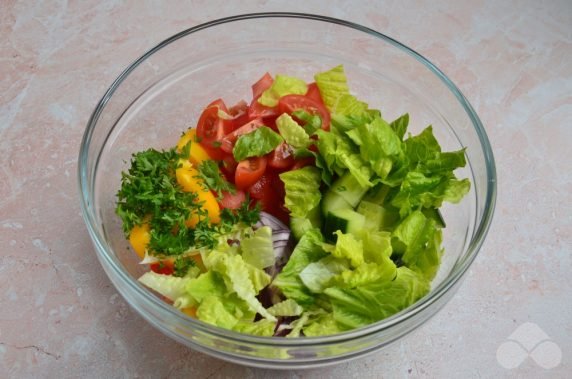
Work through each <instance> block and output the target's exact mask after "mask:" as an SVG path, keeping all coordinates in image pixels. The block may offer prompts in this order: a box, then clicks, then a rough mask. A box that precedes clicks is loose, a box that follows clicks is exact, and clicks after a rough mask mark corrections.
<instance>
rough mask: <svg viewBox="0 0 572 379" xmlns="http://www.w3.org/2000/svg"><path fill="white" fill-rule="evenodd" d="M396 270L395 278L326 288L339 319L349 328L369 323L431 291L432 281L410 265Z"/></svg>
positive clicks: (335, 314) (335, 316)
mask: <svg viewBox="0 0 572 379" xmlns="http://www.w3.org/2000/svg"><path fill="white" fill-rule="evenodd" d="M396 271H397V273H396V277H395V279H394V280H391V281H381V282H373V283H369V284H366V285H362V286H359V287H356V288H338V287H332V288H328V289H326V290H325V291H324V292H325V294H326V295H327V296H328V297H329V298H330V300H331V303H332V306H333V314H334V319H335V320H336V322H338V323H339V324H340V325H341V326H342V327H345V328H348V329H353V328H359V327H362V326H366V325H369V324H372V323H374V322H376V321H379V320H382V319H384V318H387V317H389V316H391V315H393V314H395V313H397V312H399V311H401V310H402V309H405V308H407V307H408V306H410V305H411V304H413V303H414V302H415V301H417V300H418V299H420V298H421V297H423V296H425V294H427V293H428V292H429V282H428V281H427V280H426V279H424V278H423V277H422V276H420V275H419V274H417V273H415V272H414V271H412V270H410V269H408V268H407V267H399V268H398V269H397V270H396Z"/></svg>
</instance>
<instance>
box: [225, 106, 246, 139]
mask: <svg viewBox="0 0 572 379" xmlns="http://www.w3.org/2000/svg"><path fill="white" fill-rule="evenodd" d="M228 114H229V115H230V116H232V119H231V120H229V124H230V127H229V128H228V129H229V131H228V133H230V132H233V131H235V130H236V129H238V128H240V127H241V126H242V125H244V124H246V123H247V122H248V121H250V118H249V117H248V104H247V103H246V101H244V100H240V101H239V102H238V103H236V104H235V105H233V106H232V107H230V108H229V109H228ZM228 133H227V134H228Z"/></svg>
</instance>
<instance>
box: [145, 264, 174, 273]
mask: <svg viewBox="0 0 572 379" xmlns="http://www.w3.org/2000/svg"><path fill="white" fill-rule="evenodd" d="M149 268H150V269H151V271H153V272H155V273H157V274H163V275H173V273H174V272H175V269H174V267H173V262H172V261H164V262H157V263H151V264H150V265H149Z"/></svg>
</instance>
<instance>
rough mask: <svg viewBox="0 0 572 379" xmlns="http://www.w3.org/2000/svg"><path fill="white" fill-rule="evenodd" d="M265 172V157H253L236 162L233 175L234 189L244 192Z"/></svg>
mask: <svg viewBox="0 0 572 379" xmlns="http://www.w3.org/2000/svg"><path fill="white" fill-rule="evenodd" d="M265 170H266V157H253V158H248V159H245V160H243V161H240V162H238V166H236V172H235V173H234V184H235V185H236V188H238V189H241V190H244V189H247V188H248V187H250V186H251V185H253V184H254V183H256V181H257V180H258V179H260V177H261V176H262V174H264V171H265Z"/></svg>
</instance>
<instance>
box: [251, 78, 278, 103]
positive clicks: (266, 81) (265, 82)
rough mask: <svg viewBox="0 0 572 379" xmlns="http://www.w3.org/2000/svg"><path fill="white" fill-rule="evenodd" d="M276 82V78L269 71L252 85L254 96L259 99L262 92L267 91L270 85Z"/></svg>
mask: <svg viewBox="0 0 572 379" xmlns="http://www.w3.org/2000/svg"><path fill="white" fill-rule="evenodd" d="M272 83H274V79H272V76H271V75H270V74H269V73H268V72H267V73H265V74H264V75H262V77H261V78H260V79H258V81H257V82H256V83H254V84H253V85H252V98H253V99H258V98H259V97H260V95H262V92H264V91H266V90H267V89H268V88H270V86H271V85H272Z"/></svg>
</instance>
